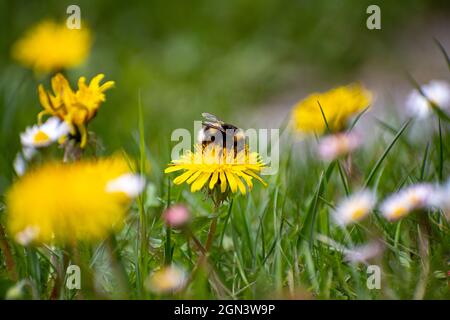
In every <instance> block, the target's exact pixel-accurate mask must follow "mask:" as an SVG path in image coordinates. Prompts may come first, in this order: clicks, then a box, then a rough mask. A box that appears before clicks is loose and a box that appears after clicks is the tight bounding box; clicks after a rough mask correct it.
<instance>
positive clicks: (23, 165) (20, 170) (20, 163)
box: [13, 153, 27, 177]
mask: <svg viewBox="0 0 450 320" xmlns="http://www.w3.org/2000/svg"><path fill="white" fill-rule="evenodd" d="M13 167H14V171H15V172H16V174H17V175H18V176H19V177H21V176H23V175H24V173H25V170H26V169H27V162H26V161H25V159H24V158H23V156H22V154H20V153H18V154H17V155H16V158H15V159H14V162H13Z"/></svg>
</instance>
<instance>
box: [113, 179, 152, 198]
mask: <svg viewBox="0 0 450 320" xmlns="http://www.w3.org/2000/svg"><path fill="white" fill-rule="evenodd" d="M144 187H145V179H144V178H143V177H141V176H140V175H138V174H132V173H127V174H124V175H121V176H120V177H118V178H116V179H113V180H111V181H109V182H108V184H107V185H106V192H111V193H112V192H123V193H125V194H126V195H127V196H128V197H130V198H136V197H137V196H138V195H139V194H141V192H142V190H144Z"/></svg>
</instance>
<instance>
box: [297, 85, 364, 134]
mask: <svg viewBox="0 0 450 320" xmlns="http://www.w3.org/2000/svg"><path fill="white" fill-rule="evenodd" d="M371 101H372V94H371V92H370V91H368V90H366V89H365V88H364V87H363V86H361V85H360V84H350V85H347V86H342V87H338V88H335V89H332V90H330V91H327V92H324V93H313V94H311V95H309V96H308V97H306V98H305V99H303V100H301V101H300V102H298V103H297V104H296V105H295V107H294V110H293V114H292V118H293V125H294V128H295V129H296V130H297V131H299V132H304V133H317V134H322V133H324V132H325V130H326V128H327V127H326V124H325V120H324V116H323V115H322V111H321V110H320V107H322V110H323V113H324V115H325V118H326V120H327V123H328V127H329V129H330V131H332V132H338V131H341V130H343V129H345V127H346V125H347V122H348V119H349V118H350V117H352V116H354V115H355V114H357V113H358V112H360V111H362V110H363V109H364V108H366V107H368V106H369V104H370V103H371ZM319 103H320V106H319Z"/></svg>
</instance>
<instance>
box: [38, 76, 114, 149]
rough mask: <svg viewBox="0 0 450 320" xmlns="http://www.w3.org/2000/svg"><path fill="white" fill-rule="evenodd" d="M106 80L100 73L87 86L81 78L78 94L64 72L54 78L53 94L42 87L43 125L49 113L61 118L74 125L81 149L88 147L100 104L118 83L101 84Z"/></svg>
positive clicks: (74, 132) (40, 115)
mask: <svg viewBox="0 0 450 320" xmlns="http://www.w3.org/2000/svg"><path fill="white" fill-rule="evenodd" d="M103 78H104V75H103V74H98V75H96V76H95V77H94V78H92V80H91V82H90V83H89V85H86V78H85V77H80V79H79V80H78V90H77V91H73V90H72V88H71V87H70V84H69V82H68V81H67V79H66V78H64V76H63V75H62V74H60V73H58V74H57V75H55V76H54V77H53V78H52V90H53V93H50V92H47V91H45V89H44V87H43V86H42V85H39V100H40V102H41V105H42V107H43V108H44V110H43V111H42V112H41V113H39V122H41V119H42V117H43V116H44V115H46V114H49V115H52V116H56V117H58V118H60V119H61V120H63V121H65V122H66V123H68V124H69V125H70V126H71V134H72V135H74V136H76V135H77V134H79V135H80V138H81V143H80V146H81V148H84V147H85V146H86V142H87V129H86V124H87V123H89V121H91V120H92V119H93V118H94V117H95V115H96V114H97V111H98V109H99V107H100V104H101V103H102V102H104V101H105V99H106V98H105V94H104V92H105V91H106V90H108V89H110V88H112V87H113V86H114V81H107V82H105V83H104V84H102V85H100V81H102V79H103Z"/></svg>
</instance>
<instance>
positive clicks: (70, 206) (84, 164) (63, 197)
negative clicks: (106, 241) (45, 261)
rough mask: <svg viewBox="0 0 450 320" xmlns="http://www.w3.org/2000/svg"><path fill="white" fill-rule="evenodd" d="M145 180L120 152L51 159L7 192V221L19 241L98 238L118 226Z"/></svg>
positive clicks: (26, 175) (120, 224) (90, 239)
mask: <svg viewBox="0 0 450 320" xmlns="http://www.w3.org/2000/svg"><path fill="white" fill-rule="evenodd" d="M143 187H144V181H143V179H142V178H140V177H139V176H136V175H133V174H132V173H131V171H130V169H129V166H128V163H127V161H126V160H125V159H123V158H122V157H119V156H115V157H111V158H105V159H101V160H84V161H80V162H75V163H68V164H67V163H66V164H62V163H48V164H45V165H43V166H42V167H39V168H37V169H34V170H31V171H29V172H28V173H26V174H25V175H24V176H23V177H22V178H20V179H19V180H18V181H17V182H16V183H14V184H13V186H12V187H11V189H10V190H9V191H8V192H7V195H6V203H7V224H8V229H9V231H10V233H11V234H12V235H13V236H14V238H15V239H16V241H17V242H19V243H21V244H28V243H32V242H37V243H41V242H44V243H49V242H52V241H56V242H72V241H75V240H86V241H95V240H99V239H102V238H104V237H106V236H107V235H108V233H109V232H111V231H113V230H117V229H119V228H120V227H121V226H122V224H123V222H124V218H125V215H126V212H127V208H128V206H129V205H130V203H131V201H132V199H133V197H135V196H136V195H137V194H138V193H139V192H140V191H142V189H143Z"/></svg>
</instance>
